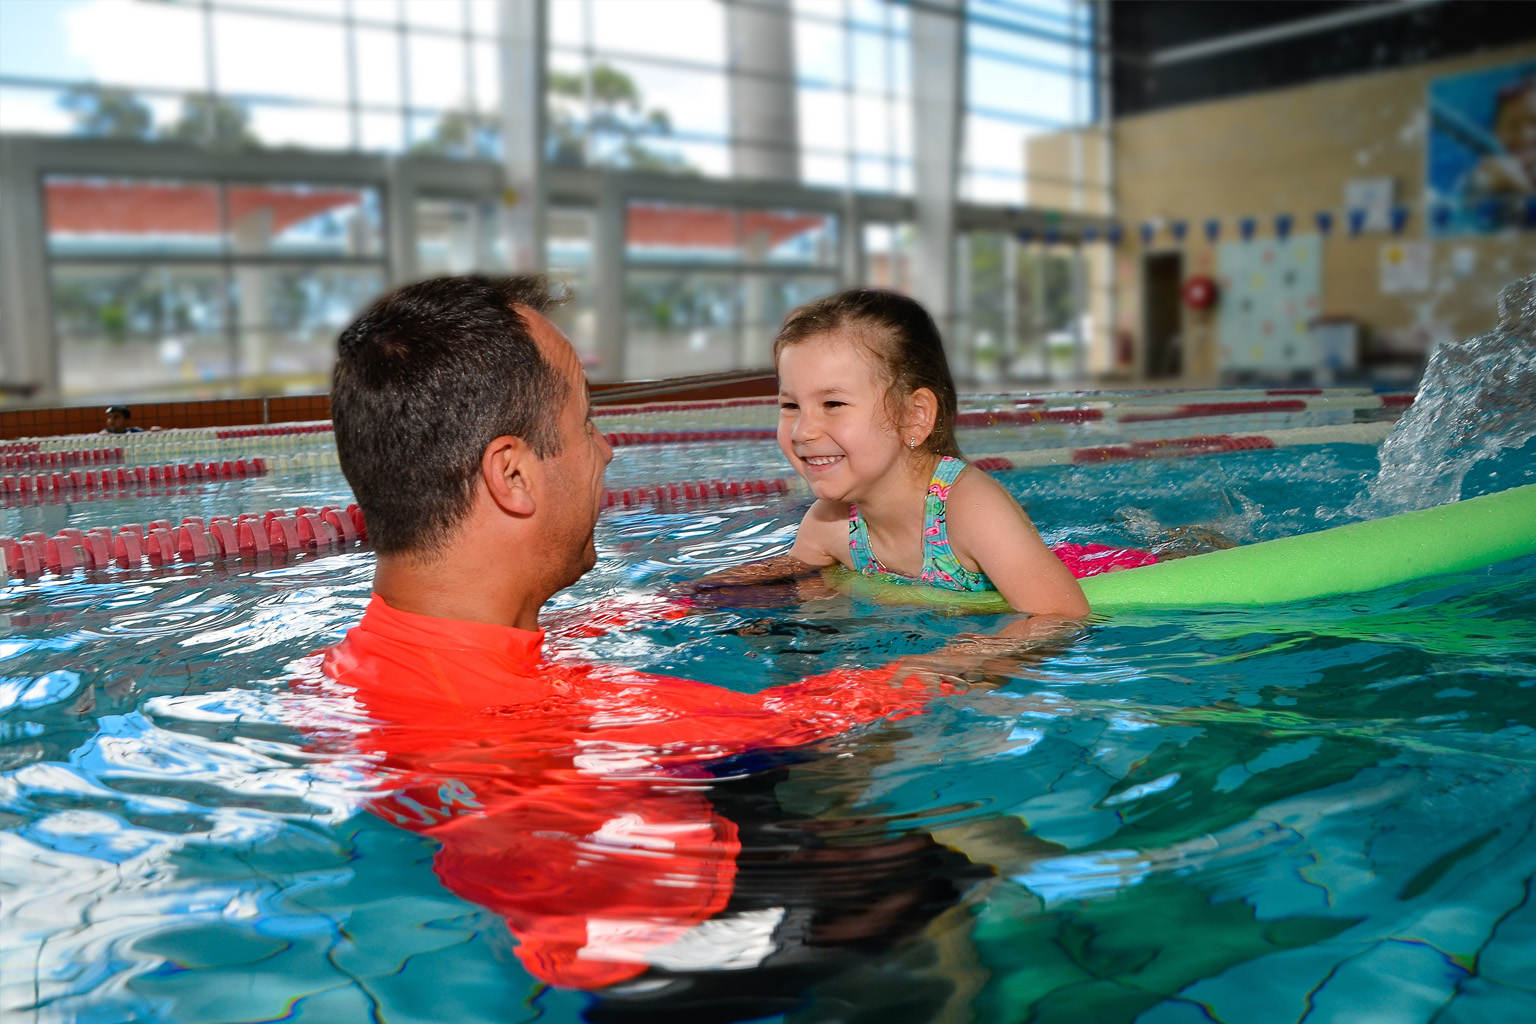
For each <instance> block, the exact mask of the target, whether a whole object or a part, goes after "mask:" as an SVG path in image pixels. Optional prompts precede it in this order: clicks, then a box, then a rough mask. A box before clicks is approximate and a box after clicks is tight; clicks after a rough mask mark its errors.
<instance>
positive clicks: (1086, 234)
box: [1083, 224, 1099, 242]
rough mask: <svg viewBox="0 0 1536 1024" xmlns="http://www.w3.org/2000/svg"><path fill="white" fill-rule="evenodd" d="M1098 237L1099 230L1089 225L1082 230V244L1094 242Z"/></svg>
mask: <svg viewBox="0 0 1536 1024" xmlns="http://www.w3.org/2000/svg"><path fill="white" fill-rule="evenodd" d="M1098 237H1099V229H1098V228H1096V227H1094V226H1093V225H1092V224H1089V225H1087V226H1086V227H1084V228H1083V241H1084V242H1092V241H1096V240H1097V239H1098Z"/></svg>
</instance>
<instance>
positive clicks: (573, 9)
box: [548, 0, 587, 58]
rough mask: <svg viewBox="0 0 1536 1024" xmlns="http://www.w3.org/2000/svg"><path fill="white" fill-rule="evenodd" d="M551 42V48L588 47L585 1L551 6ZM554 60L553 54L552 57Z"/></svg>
mask: <svg viewBox="0 0 1536 1024" xmlns="http://www.w3.org/2000/svg"><path fill="white" fill-rule="evenodd" d="M548 10H549V42H550V45H551V46H583V47H584V46H586V45H587V36H586V18H587V9H586V3H585V0H565V2H564V3H555V4H550V5H549V8H548ZM550 56H551V58H553V56H554V55H553V54H551V55H550Z"/></svg>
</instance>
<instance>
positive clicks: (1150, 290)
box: [1142, 252, 1184, 379]
mask: <svg viewBox="0 0 1536 1024" xmlns="http://www.w3.org/2000/svg"><path fill="white" fill-rule="evenodd" d="M1142 280H1143V281H1144V282H1145V284H1146V291H1145V294H1146V311H1147V312H1146V317H1147V320H1146V334H1145V337H1146V339H1147V345H1146V359H1145V362H1143V364H1142V371H1143V373H1144V374H1145V376H1147V377H1148V378H1150V379H1158V378H1164V377H1179V376H1182V375H1183V373H1184V341H1183V337H1182V328H1183V314H1182V312H1181V310H1180V308H1179V299H1180V289H1181V288H1182V287H1183V282H1184V255H1183V253H1177V252H1159V253H1149V254H1148V255H1147V256H1146V260H1145V265H1144V267H1143V275H1142Z"/></svg>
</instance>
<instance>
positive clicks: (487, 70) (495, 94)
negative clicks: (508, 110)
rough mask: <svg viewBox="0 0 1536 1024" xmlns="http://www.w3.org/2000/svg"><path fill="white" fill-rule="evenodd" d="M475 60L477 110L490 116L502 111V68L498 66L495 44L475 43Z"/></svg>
mask: <svg viewBox="0 0 1536 1024" xmlns="http://www.w3.org/2000/svg"><path fill="white" fill-rule="evenodd" d="M470 57H471V58H473V60H474V76H473V77H474V86H475V94H474V99H475V108H476V109H477V110H479V111H481V112H482V113H486V114H489V113H491V112H493V111H497V110H500V109H501V68H500V66H499V65H498V64H497V57H496V46H495V44H493V43H474V44H473V45H472V46H471V47H470Z"/></svg>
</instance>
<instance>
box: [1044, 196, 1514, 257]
mask: <svg viewBox="0 0 1536 1024" xmlns="http://www.w3.org/2000/svg"><path fill="white" fill-rule="evenodd" d="M1489 202H1496V200H1491V201H1489ZM1454 213H1455V210H1454V209H1453V208H1452V207H1450V206H1446V205H1443V204H1436V205H1434V206H1433V207H1431V208H1430V210H1429V221H1430V223H1431V224H1432V225H1433V226H1434V227H1435V229H1436V230H1440V229H1444V228H1445V227H1446V226H1447V225H1448V224H1449V223H1450V222H1451V218H1452V217H1453V215H1454ZM1412 219H1413V208H1412V207H1411V206H1408V205H1406V204H1400V205H1397V206H1393V207H1391V208H1390V209H1389V210H1388V211H1387V214H1386V218H1385V221H1386V227H1387V229H1388V230H1390V231H1391V232H1392V234H1393V235H1401V234H1402V233H1403V232H1404V231H1405V230H1407V228H1408V225H1409V223H1410V221H1411V220H1412ZM1523 219H1524V226H1525V227H1527V228H1536V196H1531V197H1529V198H1528V199H1527V200H1526V202H1525V209H1524V218H1523ZM1380 220H1381V218H1380V217H1379V215H1378V217H1377V218H1376V219H1375V223H1373V219H1372V216H1371V211H1370V210H1366V209H1351V210H1346V211H1344V217H1343V219H1342V226H1343V227H1344V229H1345V230H1347V231H1348V233H1349V237H1350V238H1356V237H1358V236H1359V235H1360V234H1361V232H1363V231H1365V230H1366V229H1367V228H1368V227H1370V228H1372V229H1373V230H1378V229H1379V228H1380V226H1381V225H1380ZM1296 223H1297V222H1296V218H1295V216H1294V215H1292V214H1289V213H1277V214H1275V215H1274V218H1273V221H1272V227H1273V229H1274V234H1275V237H1276V238H1277V239H1279V240H1280V241H1282V242H1283V241H1285V240H1286V239H1287V238H1289V237H1290V235H1291V232H1292V230H1293V229H1294V228H1295V227H1296ZM1312 223H1313V225H1314V226H1315V227H1316V228H1317V233H1318V234H1319V235H1321V236H1322V237H1323V238H1325V239H1326V238H1328V237H1329V235H1330V234H1332V233H1333V229H1334V227H1335V224H1336V223H1337V222H1336V220H1335V217H1334V213H1333V211H1331V210H1318V211H1317V212H1316V213H1314V214H1313V215H1312ZM1224 226H1225V225H1224V223H1223V221H1222V218H1220V217H1208V218H1206V219H1205V221H1204V223H1203V224H1201V228H1202V229H1203V232H1204V235H1205V240H1206V242H1207V243H1209V244H1211V245H1215V244H1216V243H1217V242H1218V241H1220V240H1221V235H1222V230H1223V228H1224ZM1235 226H1236V228H1237V234H1238V236H1239V237H1241V238H1242V240H1243V241H1245V242H1248V241H1252V240H1253V237H1254V235H1255V234H1257V233H1258V231H1259V229H1260V227H1261V224H1260V220H1259V218H1257V217H1238V218H1237V219H1236V222H1235ZM1189 228H1190V224H1189V222H1188V221H1186V220H1161V219H1159V220H1148V221H1142V222H1141V223H1140V224H1138V225H1137V226H1136V233H1137V235H1138V236H1139V237H1140V239H1141V244H1142V246H1143V247H1146V246H1150V245H1151V244H1152V243H1153V241H1155V240H1156V239H1157V236H1158V234H1159V232H1161V231H1163V230H1164V229H1166V230H1167V232H1168V235H1169V237H1171V238H1172V239H1173V241H1174V242H1175V243H1177V244H1179V245H1183V244H1184V240H1185V237H1186V236H1187V235H1188V233H1189ZM1124 235H1125V229H1124V228H1123V227H1122V226H1121V225H1120V224H1114V223H1112V224H1109V225H1106V226H1105V227H1103V228H1102V229H1100V228H1098V227H1094V226H1085V227H1083V228H1082V231H1081V239H1082V241H1083V242H1086V243H1092V242H1096V241H1098V240H1099V239H1100V238H1102V239H1103V240H1104V241H1105V242H1107V243H1109V244H1110V245H1112V246H1117V245H1119V244H1120V241H1121V239H1122V238H1123V237H1124ZM1018 238H1019V241H1021V242H1026V243H1027V242H1032V241H1034V240H1035V239H1036V238H1039V239H1040V240H1041V241H1043V242H1045V243H1046V244H1053V243H1056V242H1059V241H1061V240H1062V238H1063V234H1062V231H1061V229H1060V228H1059V227H1056V226H1053V225H1049V224H1048V225H1047V226H1046V227H1045V228H1043V229H1041V230H1039V231H1036V230H1034V229H1031V228H1022V229H1020V230H1019V232H1018Z"/></svg>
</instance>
